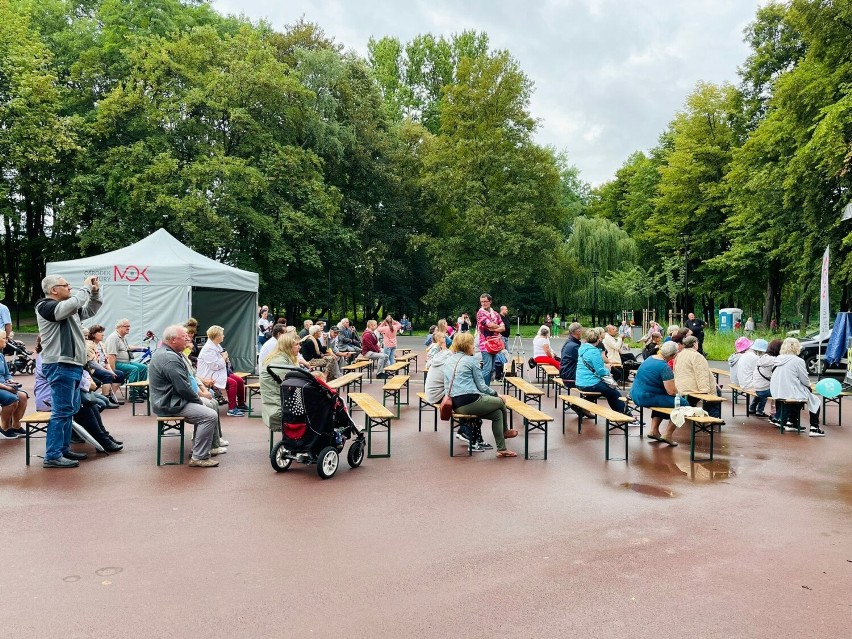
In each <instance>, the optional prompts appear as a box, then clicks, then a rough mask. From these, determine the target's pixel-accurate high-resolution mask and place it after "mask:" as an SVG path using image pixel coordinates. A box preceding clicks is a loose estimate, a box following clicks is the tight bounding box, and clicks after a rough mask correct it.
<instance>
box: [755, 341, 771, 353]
mask: <svg viewBox="0 0 852 639" xmlns="http://www.w3.org/2000/svg"><path fill="white" fill-rule="evenodd" d="M767 348H769V342H767V341H766V340H765V339H756V340H754V346H752V349H754V350H756V351H760V352H761V353H765V352H766V349H767Z"/></svg>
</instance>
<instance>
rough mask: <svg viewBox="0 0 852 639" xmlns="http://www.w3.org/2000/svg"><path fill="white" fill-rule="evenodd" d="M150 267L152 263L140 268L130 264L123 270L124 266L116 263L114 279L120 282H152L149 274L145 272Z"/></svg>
mask: <svg viewBox="0 0 852 639" xmlns="http://www.w3.org/2000/svg"><path fill="white" fill-rule="evenodd" d="M149 268H150V265H148V266H145V267H142V268H140V267H138V266H134V265H133V264H128V265H127V266H125V267H124V269H123V270H122V268H121V267H120V266H118V265H117V264H116V265H114V266H113V267H112V269H113V281H116V282H119V281H121V280H124V281H125V282H138V281H139V280H145V281H146V282H150V281H151V280H149V279H148V276H147V275H146V274H145V273H146V271H147V270H148V269H149Z"/></svg>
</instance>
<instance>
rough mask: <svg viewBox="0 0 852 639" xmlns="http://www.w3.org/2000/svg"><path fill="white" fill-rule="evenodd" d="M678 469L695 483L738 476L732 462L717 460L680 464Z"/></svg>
mask: <svg viewBox="0 0 852 639" xmlns="http://www.w3.org/2000/svg"><path fill="white" fill-rule="evenodd" d="M677 467H678V468H679V469H680V470H681V471H682V472H683V474H684V475H686V476H687V477H689V478H690V479H691V480H693V481H698V482H713V481H721V480H723V479H730V478H731V477H736V476H737V469H736V467H735V466H733V465H732V464H731V462H730V461H728V460H724V459H717V460H714V461H703V462H680V463H678V464H677Z"/></svg>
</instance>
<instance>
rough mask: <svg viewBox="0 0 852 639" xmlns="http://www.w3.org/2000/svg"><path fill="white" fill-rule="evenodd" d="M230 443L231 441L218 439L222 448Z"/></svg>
mask: <svg viewBox="0 0 852 639" xmlns="http://www.w3.org/2000/svg"><path fill="white" fill-rule="evenodd" d="M230 443H231V442H229V441H228V440H227V439H220V440H219V445H220V446H221V447H222V448H224V447H225V446H228V445H229V444H230Z"/></svg>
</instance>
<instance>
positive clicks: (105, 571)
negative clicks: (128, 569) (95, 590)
mask: <svg viewBox="0 0 852 639" xmlns="http://www.w3.org/2000/svg"><path fill="white" fill-rule="evenodd" d="M122 570H123V568H119V567H118V566H108V567H106V568H98V569H97V570H96V571H95V574H96V575H97V576H98V577H110V576H112V575H117V574H118V573H120V572H121V571H122Z"/></svg>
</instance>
